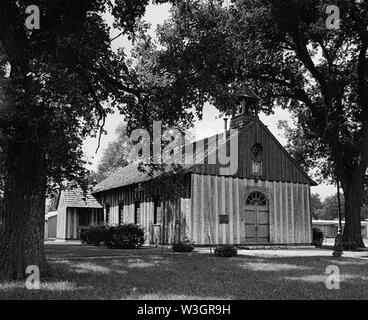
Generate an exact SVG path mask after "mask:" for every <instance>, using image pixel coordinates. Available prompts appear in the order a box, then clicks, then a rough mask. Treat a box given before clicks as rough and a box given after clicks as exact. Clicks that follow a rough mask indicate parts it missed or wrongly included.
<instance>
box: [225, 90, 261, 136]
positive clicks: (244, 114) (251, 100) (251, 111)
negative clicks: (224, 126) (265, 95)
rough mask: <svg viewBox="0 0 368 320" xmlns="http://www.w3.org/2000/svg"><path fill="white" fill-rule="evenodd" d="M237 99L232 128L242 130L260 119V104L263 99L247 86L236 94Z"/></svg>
mask: <svg viewBox="0 0 368 320" xmlns="http://www.w3.org/2000/svg"><path fill="white" fill-rule="evenodd" d="M235 97H236V107H235V108H234V114H233V117H232V119H231V122H230V128H231V129H240V128H243V127H245V126H246V125H247V124H248V123H250V122H252V121H253V120H254V119H256V118H257V117H258V104H259V101H260V100H261V99H260V97H258V96H257V95H256V94H255V93H254V92H253V91H252V90H251V89H249V88H248V87H245V86H243V87H241V88H240V89H239V90H238V91H237V92H236V93H235Z"/></svg>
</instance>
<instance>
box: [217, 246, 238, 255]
mask: <svg viewBox="0 0 368 320" xmlns="http://www.w3.org/2000/svg"><path fill="white" fill-rule="evenodd" d="M214 255H215V256H216V257H236V256H237V255H238V249H237V248H236V247H234V246H233V245H228V244H226V245H221V246H218V247H216V248H215V251H214Z"/></svg>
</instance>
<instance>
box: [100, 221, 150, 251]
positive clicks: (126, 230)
mask: <svg viewBox="0 0 368 320" xmlns="http://www.w3.org/2000/svg"><path fill="white" fill-rule="evenodd" d="M144 240H145V237H144V230H143V228H142V227H141V226H138V225H135V224H124V225H121V226H111V227H109V228H108V231H107V234H106V239H105V241H104V243H105V245H106V246H107V247H108V248H110V249H136V248H140V247H142V245H143V244H144Z"/></svg>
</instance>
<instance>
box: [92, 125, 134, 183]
mask: <svg viewBox="0 0 368 320" xmlns="http://www.w3.org/2000/svg"><path fill="white" fill-rule="evenodd" d="M116 135H117V137H116V139H115V140H114V141H112V142H110V143H109V144H108V146H107V148H106V149H105V150H104V153H103V156H102V159H101V160H100V162H99V164H98V168H97V172H93V173H92V174H91V176H90V180H94V181H95V182H97V183H99V182H101V181H102V180H104V179H106V178H108V177H109V176H110V175H112V174H114V173H115V172H116V171H118V170H119V169H121V168H123V167H125V166H126V165H127V164H128V155H129V151H130V148H131V144H130V141H129V136H128V135H127V133H126V125H125V124H124V123H121V124H120V125H119V126H118V127H117V128H116Z"/></svg>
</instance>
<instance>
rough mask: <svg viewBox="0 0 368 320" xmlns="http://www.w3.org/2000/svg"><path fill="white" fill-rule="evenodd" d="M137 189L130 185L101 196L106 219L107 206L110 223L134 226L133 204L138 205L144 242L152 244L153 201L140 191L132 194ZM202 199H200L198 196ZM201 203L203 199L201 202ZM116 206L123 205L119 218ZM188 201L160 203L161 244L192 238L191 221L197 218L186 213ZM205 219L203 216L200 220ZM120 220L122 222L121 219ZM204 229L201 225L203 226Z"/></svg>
mask: <svg viewBox="0 0 368 320" xmlns="http://www.w3.org/2000/svg"><path fill="white" fill-rule="evenodd" d="M135 187H136V186H129V187H125V188H119V189H114V190H109V191H106V192H104V193H103V194H101V195H100V197H101V202H102V204H103V206H104V210H105V216H106V206H110V224H111V225H117V224H119V221H121V222H122V223H134V214H135V204H136V202H139V203H140V212H139V217H138V220H139V221H140V226H141V227H143V229H144V231H145V235H146V243H147V244H149V243H153V242H154V237H153V236H154V234H153V230H154V224H153V223H154V201H153V199H152V198H151V197H150V196H149V195H147V194H144V193H143V192H141V193H140V194H139V195H138V197H136V194H135ZM200 198H203V197H200ZM201 201H202V200H201ZM119 205H120V206H122V215H121V218H120V217H119ZM189 210H190V199H186V198H181V199H178V200H163V201H162V202H161V217H159V221H158V223H159V224H160V225H161V227H160V228H161V230H160V231H161V232H160V233H161V236H160V238H161V242H162V243H173V242H174V241H179V240H184V238H185V237H188V238H191V235H192V233H193V231H194V230H193V226H194V225H195V224H196V223H198V220H197V221H196V223H195V224H194V223H193V221H192V219H196V218H195V217H192V216H191V215H190V214H189ZM203 218H204V217H203ZM120 219H121V220H120ZM203 227H204V224H203Z"/></svg>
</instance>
